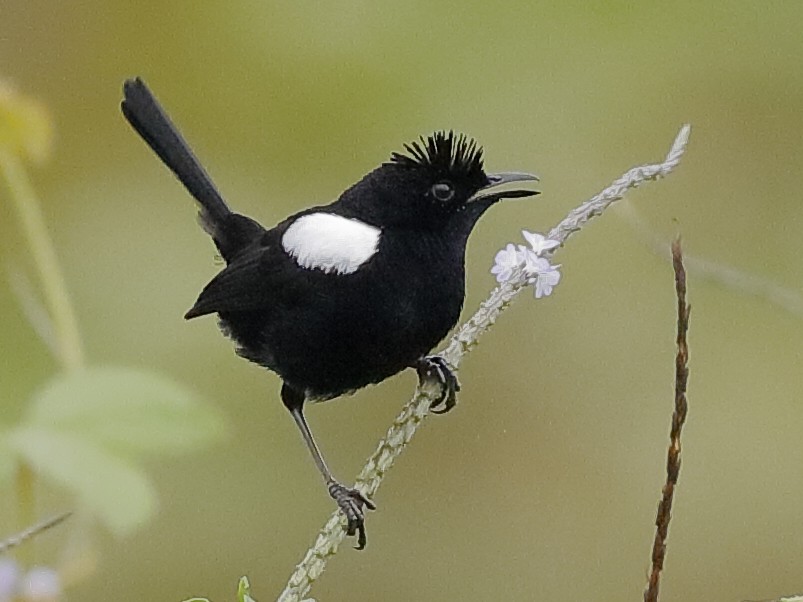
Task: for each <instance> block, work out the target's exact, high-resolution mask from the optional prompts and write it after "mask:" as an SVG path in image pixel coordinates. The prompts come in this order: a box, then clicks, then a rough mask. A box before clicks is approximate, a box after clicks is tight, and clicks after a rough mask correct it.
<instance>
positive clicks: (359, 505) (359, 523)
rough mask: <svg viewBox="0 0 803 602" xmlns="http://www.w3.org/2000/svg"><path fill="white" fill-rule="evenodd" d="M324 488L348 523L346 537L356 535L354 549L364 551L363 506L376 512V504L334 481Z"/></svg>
mask: <svg viewBox="0 0 803 602" xmlns="http://www.w3.org/2000/svg"><path fill="white" fill-rule="evenodd" d="M326 488H327V489H328V490H329V495H330V496H331V497H332V499H333V500H334V501H335V502H336V503H337V506H338V508H340V511H341V512H343V514H344V515H345V516H346V520H347V521H348V525H347V527H346V535H349V536H352V535H357V546H356V549H357V550H362V549H364V548H365V544H366V543H367V541H368V540H367V538H366V537H365V513H364V512H363V506H364V507H366V508H368V509H369V510H376V504H374V503H373V502H372V501H371V500H369V499H368V498H367V497H365V496H364V495H363V494H362V492H360V491H358V490H357V489H349V488H348V487H346V486H345V485H341V484H340V483H338V482H337V481H335V480H334V479H333V480H331V481H329V482H328V483H327V485H326Z"/></svg>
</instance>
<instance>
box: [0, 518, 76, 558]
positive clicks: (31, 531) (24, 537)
mask: <svg viewBox="0 0 803 602" xmlns="http://www.w3.org/2000/svg"><path fill="white" fill-rule="evenodd" d="M71 514H72V512H63V513H62V514H59V515H56V516H54V517H53V518H49V519H47V520H45V521H42V522H41V523H39V524H36V525H34V526H33V527H29V528H27V529H25V530H24V531H22V532H21V533H17V534H16V535H13V536H11V537H9V538H7V539H6V540H4V541H0V554H5V553H6V552H8V551H9V550H12V549H14V548H16V547H17V546H19V545H21V544H23V543H25V542H26V541H28V540H29V539H31V538H32V537H36V536H37V535H39V534H40V533H42V532H43V531H47V530H48V529H51V528H52V527H55V526H56V525H58V524H59V523H62V522H64V521H65V520H67V519H68V518H69V517H70V515H71Z"/></svg>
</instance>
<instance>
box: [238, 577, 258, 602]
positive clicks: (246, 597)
mask: <svg viewBox="0 0 803 602" xmlns="http://www.w3.org/2000/svg"><path fill="white" fill-rule="evenodd" d="M237 602H256V601H255V600H254V599H253V598H252V597H251V584H250V583H248V577H245V576H243V577H240V582H239V583H238V584H237Z"/></svg>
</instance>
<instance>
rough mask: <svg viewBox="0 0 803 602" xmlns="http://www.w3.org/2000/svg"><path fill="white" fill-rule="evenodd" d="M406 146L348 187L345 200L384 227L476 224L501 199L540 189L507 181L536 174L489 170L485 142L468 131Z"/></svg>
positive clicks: (442, 134) (362, 216) (361, 215)
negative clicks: (514, 185) (481, 143)
mask: <svg viewBox="0 0 803 602" xmlns="http://www.w3.org/2000/svg"><path fill="white" fill-rule="evenodd" d="M404 148H405V152H404V153H393V154H392V155H391V158H390V161H388V162H387V163H383V164H382V165H381V166H379V167H378V168H377V169H375V170H374V171H372V172H371V173H370V174H368V175H367V176H366V177H365V178H363V179H362V180H361V181H360V182H358V183H357V184H355V185H354V186H353V187H351V188H350V189H349V190H347V191H346V192H345V193H344V194H343V197H341V200H340V202H341V204H342V206H343V207H344V208H348V209H349V210H350V211H353V212H354V214H355V217H359V218H360V219H364V220H366V221H369V222H371V223H374V224H375V225H378V226H381V227H393V226H396V227H412V228H426V229H443V228H446V227H449V226H450V225H451V226H453V227H454V226H456V227H458V228H460V229H465V228H467V229H468V230H470V229H471V227H473V225H474V223H475V222H476V221H477V219H479V217H480V216H481V215H482V214H483V213H484V212H485V210H486V209H488V207H490V206H491V205H492V204H494V203H495V202H496V201H498V200H500V199H503V198H521V197H527V196H533V195H536V194H538V192H537V191H534V190H526V189H518V188H515V189H510V188H509V187H506V186H504V185H506V184H509V183H512V182H530V181H537V180H538V178H537V177H536V176H533V175H531V174H526V173H497V174H487V173H485V170H484V169H483V160H482V154H483V153H482V148H481V147H479V146H478V145H477V143H476V142H475V141H474V140H473V139H471V138H468V137H466V136H464V135H462V134H455V133H454V132H448V133H447V132H436V133H434V134H432V135H431V136H429V137H427V138H423V137H422V138H421V139H420V140H419V141H417V142H412V143H410V144H405V145H404ZM461 226H462V227H461ZM466 234H467V232H466Z"/></svg>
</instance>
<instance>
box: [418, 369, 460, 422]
mask: <svg viewBox="0 0 803 602" xmlns="http://www.w3.org/2000/svg"><path fill="white" fill-rule="evenodd" d="M415 369H416V372H418V379H419V380H420V381H421V382H423V381H424V380H425V379H435V380H436V381H437V382H438V385H439V386H440V388H441V391H440V393H439V394H438V397H437V398H436V399H435V401H433V402H432V404H431V405H430V406H429V409H430V411H432V413H433V414H445V413H446V412H448V411H449V410H451V409H452V408H453V407H455V406H456V405H457V392H458V391H459V390H460V382H459V381H458V380H457V376H456V375H455V373H454V371H453V370H452V368H451V367H450V366H449V364H448V363H446V360H445V359H443V358H442V357H441V356H439V355H428V356H427V357H423V358H421V359H420V360H418V363H417V364H416V365H415ZM440 405H443V409H440V410H439V409H436V408H437V407H438V406H440Z"/></svg>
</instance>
